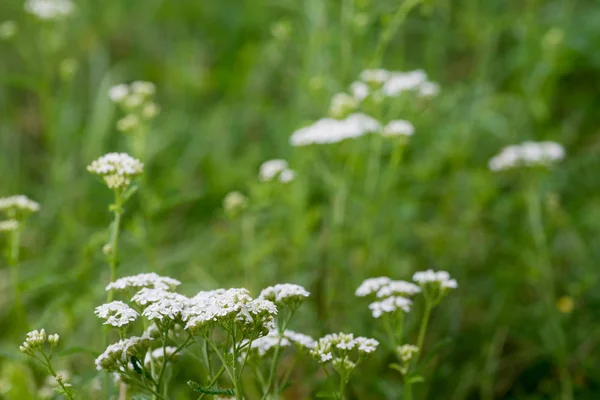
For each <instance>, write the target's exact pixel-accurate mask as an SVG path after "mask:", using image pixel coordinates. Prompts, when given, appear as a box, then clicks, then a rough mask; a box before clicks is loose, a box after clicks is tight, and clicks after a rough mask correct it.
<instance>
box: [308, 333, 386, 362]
mask: <svg viewBox="0 0 600 400" xmlns="http://www.w3.org/2000/svg"><path fill="white" fill-rule="evenodd" d="M378 345H379V342H378V341H377V340H375V339H369V338H365V337H362V336H360V337H357V338H355V337H354V335H353V334H351V333H349V334H347V333H332V334H329V335H325V336H324V337H322V338H321V339H319V340H318V341H317V343H316V344H315V346H314V348H313V349H312V350H311V352H310V354H311V355H312V356H313V357H315V358H316V359H317V360H318V361H319V362H321V363H327V362H330V361H332V360H333V361H335V360H336V359H342V360H343V359H344V358H346V357H348V356H349V355H350V354H351V352H352V351H353V350H356V351H357V353H358V355H359V356H363V355H366V354H369V353H372V352H374V351H375V350H376V349H377V346H378Z"/></svg>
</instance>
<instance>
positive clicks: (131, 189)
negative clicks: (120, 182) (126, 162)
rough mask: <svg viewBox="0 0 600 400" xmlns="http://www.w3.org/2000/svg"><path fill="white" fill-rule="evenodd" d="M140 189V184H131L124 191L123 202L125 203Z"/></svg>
mask: <svg viewBox="0 0 600 400" xmlns="http://www.w3.org/2000/svg"><path fill="white" fill-rule="evenodd" d="M137 190H138V185H131V186H130V187H129V189H127V190H126V191H125V193H123V203H125V202H126V201H127V200H129V198H130V197H131V196H133V194H134V193H135V192H137Z"/></svg>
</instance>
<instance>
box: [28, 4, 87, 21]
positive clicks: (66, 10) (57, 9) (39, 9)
mask: <svg viewBox="0 0 600 400" xmlns="http://www.w3.org/2000/svg"><path fill="white" fill-rule="evenodd" d="M74 10H75V6H74V5H73V3H72V2H71V0H27V1H25V11H27V12H28V13H30V14H33V15H35V16H36V17H38V18H39V19H44V20H53V19H60V18H63V17H66V16H68V15H70V14H72V13H73V11H74Z"/></svg>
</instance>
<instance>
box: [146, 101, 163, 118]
mask: <svg viewBox="0 0 600 400" xmlns="http://www.w3.org/2000/svg"><path fill="white" fill-rule="evenodd" d="M159 113H160V107H159V106H158V104H156V103H148V104H146V105H144V107H143V108H142V118H144V119H153V118H156V116H157V115H158V114H159Z"/></svg>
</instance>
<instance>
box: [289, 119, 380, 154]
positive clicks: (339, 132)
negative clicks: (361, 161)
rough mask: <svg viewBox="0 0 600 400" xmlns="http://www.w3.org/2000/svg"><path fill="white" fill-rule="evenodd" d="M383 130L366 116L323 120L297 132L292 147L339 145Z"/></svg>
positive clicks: (292, 137) (292, 139)
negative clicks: (338, 143)
mask: <svg viewBox="0 0 600 400" xmlns="http://www.w3.org/2000/svg"><path fill="white" fill-rule="evenodd" d="M380 129H381V125H380V124H379V122H378V121H377V120H375V119H374V118H371V117H369V116H368V115H366V114H362V113H354V114H350V115H349V116H348V117H347V118H346V119H343V120H337V119H332V118H322V119H320V120H318V121H317V122H315V123H314V124H312V125H310V126H307V127H304V128H301V129H298V130H296V131H295V132H294V133H293V134H292V136H291V138H290V144H291V145H292V146H307V145H311V144H326V143H337V142H340V141H342V140H345V139H350V138H357V137H360V136H363V135H365V134H367V133H370V132H376V131H379V130H380Z"/></svg>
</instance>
